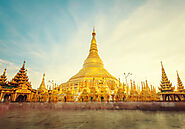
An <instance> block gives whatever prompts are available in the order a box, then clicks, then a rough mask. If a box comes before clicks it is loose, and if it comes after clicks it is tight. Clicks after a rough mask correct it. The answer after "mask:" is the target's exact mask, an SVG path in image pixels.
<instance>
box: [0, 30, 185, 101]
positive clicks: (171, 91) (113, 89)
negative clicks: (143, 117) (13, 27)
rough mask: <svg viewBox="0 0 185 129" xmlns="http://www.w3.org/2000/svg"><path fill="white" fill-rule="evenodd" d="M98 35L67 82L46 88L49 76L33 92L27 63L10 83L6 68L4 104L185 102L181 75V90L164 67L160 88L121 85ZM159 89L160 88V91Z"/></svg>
mask: <svg viewBox="0 0 185 129" xmlns="http://www.w3.org/2000/svg"><path fill="white" fill-rule="evenodd" d="M95 36H96V32H95V29H93V33H92V40H91V44H90V50H89V54H88V56H87V58H86V60H85V61H84V64H83V67H82V69H81V70H80V71H79V72H78V73H77V74H75V75H74V76H72V77H71V78H70V79H69V80H68V81H67V82H65V83H62V84H60V85H58V86H57V85H56V84H53V85H52V86H46V84H45V74H43V78H42V80H41V84H40V86H39V88H38V89H33V88H32V84H31V82H30V81H29V77H28V75H27V69H26V67H25V63H26V62H25V61H24V63H23V65H22V67H21V68H20V70H19V71H18V73H17V74H16V75H15V76H14V77H13V79H12V80H10V81H7V75H6V74H7V73H6V69H5V70H4V72H3V74H2V75H1V76H0V102H160V101H172V102H175V101H185V89H184V86H183V83H182V81H181V79H180V76H179V74H178V72H177V90H175V87H173V86H172V83H170V80H168V77H167V75H166V73H165V70H164V67H163V64H162V62H161V67H162V79H161V84H160V86H159V87H156V86H152V85H151V84H149V83H148V81H147V80H145V81H142V82H141V85H136V82H135V81H134V80H130V84H128V83H122V82H120V79H117V78H116V77H114V76H113V75H111V74H110V73H109V72H108V71H107V70H106V69H105V68H104V64H103V61H102V59H101V58H100V56H99V54H98V48H97V42H96V37H95ZM156 88H158V89H156Z"/></svg>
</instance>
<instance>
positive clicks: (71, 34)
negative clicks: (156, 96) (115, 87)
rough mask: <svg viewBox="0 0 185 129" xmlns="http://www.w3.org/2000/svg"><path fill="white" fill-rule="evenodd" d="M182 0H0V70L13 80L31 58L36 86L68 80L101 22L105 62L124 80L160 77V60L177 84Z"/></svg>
mask: <svg viewBox="0 0 185 129" xmlns="http://www.w3.org/2000/svg"><path fill="white" fill-rule="evenodd" d="M184 6H185V2H184V1H183V0H176V1H174V0H140V1H138V0H132V1H131V0H101V1H100V0H93V1H92V0H85V1H84V0H71V1H70V0H52V1H51V0H48V1H47V0H45V1H41V0H40V1H39V0H31V1H26V0H24V1H23V0H0V46H1V47H0V68H1V69H0V72H1V73H2V72H3V69H4V68H5V67H7V75H8V79H9V80H10V79H11V78H12V77H13V76H14V75H15V74H16V73H17V71H18V69H19V68H20V66H21V65H22V63H23V60H24V59H25V60H26V65H27V68H28V75H29V77H30V81H31V82H32V84H33V87H34V88H37V87H38V86H39V84H40V82H41V79H42V74H43V73H44V72H45V73H46V77H47V81H48V80H54V81H56V82H57V83H58V84H60V83H62V82H65V81H67V80H68V79H69V78H70V77H71V76H72V75H74V74H76V73H77V72H78V71H79V69H80V68H82V65H83V61H84V60H85V58H86V57H87V55H88V50H89V45H90V40H91V32H92V28H93V26H95V27H96V32H97V41H98V48H99V54H100V56H101V57H102V59H103V61H104V64H105V68H106V69H107V70H108V71H109V72H110V73H111V74H113V75H114V76H116V77H117V78H119V77H120V78H121V80H122V81H123V80H124V79H123V73H124V72H132V73H133V76H132V77H131V78H132V79H135V80H136V82H138V83H140V81H142V80H145V79H148V81H149V82H150V83H152V84H154V85H155V86H158V85H159V83H160V77H161V68H160V61H161V60H162V61H163V62H164V67H165V68H166V70H167V71H166V72H167V75H168V77H169V79H170V80H171V81H172V82H173V84H174V85H175V84H176V73H175V71H176V70H179V73H180V76H181V78H182V80H185V79H184V76H185V72H184V71H185V68H184V65H185V57H184V54H185V37H184V32H185V23H184V21H185V9H184Z"/></svg>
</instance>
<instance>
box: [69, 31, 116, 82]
mask: <svg viewBox="0 0 185 129" xmlns="http://www.w3.org/2000/svg"><path fill="white" fill-rule="evenodd" d="M95 36H96V32H95V29H93V33H92V40H91V45H90V50H89V55H88V56H87V58H86V60H85V61H84V64H83V68H82V69H81V70H80V71H79V72H78V73H77V74H76V75H74V76H72V77H71V78H70V79H69V81H68V82H67V83H68V84H69V82H70V83H72V84H73V83H74V84H75V85H77V84H78V83H80V82H82V81H84V82H86V81H93V79H94V81H95V83H97V84H99V83H102V82H103V80H104V79H105V81H106V82H111V83H114V82H116V84H118V83H119V81H118V80H117V79H116V78H115V77H114V76H112V75H111V74H110V73H109V72H108V71H107V70H106V69H105V68H104V64H103V61H102V60H101V58H100V56H99V54H98V49H97V43H96V38H95Z"/></svg>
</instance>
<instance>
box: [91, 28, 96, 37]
mask: <svg viewBox="0 0 185 129" xmlns="http://www.w3.org/2000/svg"><path fill="white" fill-rule="evenodd" d="M92 35H93V36H95V35H96V32H95V27H93V32H92Z"/></svg>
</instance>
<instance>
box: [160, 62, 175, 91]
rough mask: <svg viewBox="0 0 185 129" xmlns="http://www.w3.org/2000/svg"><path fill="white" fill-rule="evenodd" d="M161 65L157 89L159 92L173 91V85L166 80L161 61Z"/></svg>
mask: <svg viewBox="0 0 185 129" xmlns="http://www.w3.org/2000/svg"><path fill="white" fill-rule="evenodd" d="M161 67H162V80H161V84H160V86H161V87H160V88H159V90H160V91H161V92H173V91H174V87H172V83H170V80H168V77H167V75H166V72H165V70H164V67H163V64H162V62H161Z"/></svg>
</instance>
